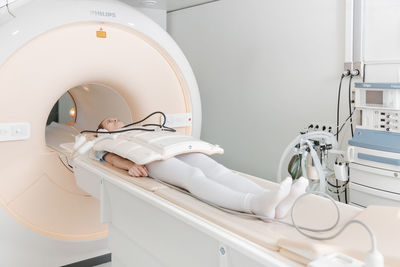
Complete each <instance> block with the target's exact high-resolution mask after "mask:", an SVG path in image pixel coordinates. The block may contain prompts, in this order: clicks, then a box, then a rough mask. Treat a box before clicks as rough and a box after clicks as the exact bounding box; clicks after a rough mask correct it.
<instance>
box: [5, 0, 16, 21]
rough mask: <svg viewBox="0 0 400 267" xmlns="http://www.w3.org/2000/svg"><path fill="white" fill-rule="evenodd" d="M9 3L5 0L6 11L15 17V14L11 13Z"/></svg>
mask: <svg viewBox="0 0 400 267" xmlns="http://www.w3.org/2000/svg"><path fill="white" fill-rule="evenodd" d="M9 5H10V3H9V2H8V0H7V1H6V8H7V12H8V14H10V15H11V16H12V17H13V18H15V15H14V14H13V13H11V11H10V7H9Z"/></svg>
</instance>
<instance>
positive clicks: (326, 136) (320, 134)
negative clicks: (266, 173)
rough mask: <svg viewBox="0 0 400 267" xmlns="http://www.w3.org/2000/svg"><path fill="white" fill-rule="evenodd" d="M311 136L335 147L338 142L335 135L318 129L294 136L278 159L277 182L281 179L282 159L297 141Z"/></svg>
mask: <svg viewBox="0 0 400 267" xmlns="http://www.w3.org/2000/svg"><path fill="white" fill-rule="evenodd" d="M311 138H323V139H325V140H326V141H327V142H329V143H330V144H332V146H333V147H337V145H338V143H337V141H336V139H335V136H334V135H333V134H331V133H327V132H323V131H318V132H310V133H306V134H301V135H298V136H296V138H294V139H293V141H292V142H290V143H289V145H288V146H287V147H286V148H285V150H284V152H283V153H282V156H281V158H280V160H279V166H278V173H277V182H278V183H280V182H281V181H282V168H283V164H284V161H285V159H286V157H287V155H288V154H289V153H290V150H291V149H292V148H293V147H294V146H295V145H296V144H297V143H298V142H300V140H301V139H311Z"/></svg>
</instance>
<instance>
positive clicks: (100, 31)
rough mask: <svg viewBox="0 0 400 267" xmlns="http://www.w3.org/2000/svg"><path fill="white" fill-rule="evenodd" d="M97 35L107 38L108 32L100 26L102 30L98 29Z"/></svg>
mask: <svg viewBox="0 0 400 267" xmlns="http://www.w3.org/2000/svg"><path fill="white" fill-rule="evenodd" d="M96 37H97V38H107V33H106V32H105V31H103V28H100V30H98V31H96Z"/></svg>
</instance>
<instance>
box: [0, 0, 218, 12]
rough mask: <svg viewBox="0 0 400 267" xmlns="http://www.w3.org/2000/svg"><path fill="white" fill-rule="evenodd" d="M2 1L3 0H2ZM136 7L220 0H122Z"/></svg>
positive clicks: (173, 6) (172, 7) (171, 8)
mask: <svg viewBox="0 0 400 267" xmlns="http://www.w3.org/2000/svg"><path fill="white" fill-rule="evenodd" d="M0 1H1V0H0ZM121 1H122V2H125V3H127V4H129V5H132V6H135V7H147V8H156V9H163V10H167V11H174V10H179V9H183V8H188V7H192V6H197V5H201V4H206V3H210V2H215V1H219V0H121Z"/></svg>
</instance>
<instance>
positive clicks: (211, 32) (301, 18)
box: [167, 0, 347, 180]
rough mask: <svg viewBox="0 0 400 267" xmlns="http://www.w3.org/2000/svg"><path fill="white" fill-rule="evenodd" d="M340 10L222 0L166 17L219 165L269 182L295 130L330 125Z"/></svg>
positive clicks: (338, 3)
mask: <svg viewBox="0 0 400 267" xmlns="http://www.w3.org/2000/svg"><path fill="white" fill-rule="evenodd" d="M344 8H345V7H344V0H324V1H321V0H302V1H298V0H275V1H272V0H221V1H218V2H214V3H210V4H206V5H202V6H199V7H195V8H190V9H185V10H181V11H177V12H172V13H169V14H168V23H167V25H168V31H169V32H170V34H171V35H172V37H173V38H174V39H175V40H176V41H177V43H178V44H179V45H180V46H181V48H182V49H183V51H184V53H185V54H186V56H187V57H188V60H189V62H190V63H191V65H192V67H193V69H194V72H195V75H196V77H197V80H198V83H199V87H200V93H201V98H202V108H203V128H202V139H204V140H206V141H209V142H212V143H217V144H219V145H221V146H222V147H223V148H224V149H225V155H223V156H218V157H216V159H217V160H218V161H220V162H221V163H224V164H225V165H226V166H228V167H230V168H232V169H236V170H239V171H243V172H246V173H249V174H253V175H256V176H259V177H263V178H267V179H270V180H275V178H276V171H277V166H278V162H279V158H280V155H281V153H282V152H283V150H284V148H285V146H286V145H287V143H289V141H290V140H291V139H293V138H294V136H295V135H297V134H298V132H299V130H300V129H303V128H304V127H305V126H306V125H307V124H308V122H312V121H316V122H329V123H332V124H334V123H335V118H336V97H337V87H338V83H339V77H340V74H341V72H342V71H343V59H344V27H345V26H344V16H345V12H344V11H345V9H344ZM346 87H347V85H346ZM346 90H347V89H344V91H345V92H346ZM346 94H347V92H346V93H344V95H346ZM343 99H345V96H344V98H343ZM346 111H347V110H346ZM342 116H343V117H344V116H345V114H344V113H343V115H342Z"/></svg>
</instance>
